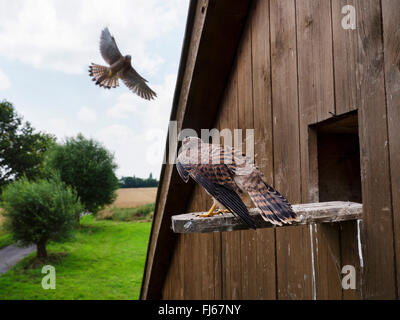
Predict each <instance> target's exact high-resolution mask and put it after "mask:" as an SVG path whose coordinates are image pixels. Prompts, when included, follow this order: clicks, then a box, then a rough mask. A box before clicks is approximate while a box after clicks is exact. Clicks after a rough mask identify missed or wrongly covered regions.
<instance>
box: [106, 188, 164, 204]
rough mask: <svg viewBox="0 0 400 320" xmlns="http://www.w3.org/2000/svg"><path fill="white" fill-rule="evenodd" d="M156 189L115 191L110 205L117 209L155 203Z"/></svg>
mask: <svg viewBox="0 0 400 320" xmlns="http://www.w3.org/2000/svg"><path fill="white" fill-rule="evenodd" d="M156 195H157V188H126V189H118V190H117V199H116V200H115V202H114V203H113V204H112V206H115V207H117V208H136V207H139V206H143V205H145V204H149V203H154V202H155V201H156Z"/></svg>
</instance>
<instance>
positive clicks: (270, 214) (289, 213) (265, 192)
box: [248, 179, 298, 226]
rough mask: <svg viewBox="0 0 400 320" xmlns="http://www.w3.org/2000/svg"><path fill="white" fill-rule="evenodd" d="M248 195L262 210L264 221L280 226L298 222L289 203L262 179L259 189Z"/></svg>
mask: <svg viewBox="0 0 400 320" xmlns="http://www.w3.org/2000/svg"><path fill="white" fill-rule="evenodd" d="M248 194H249V196H250V198H251V200H252V201H253V202H254V204H255V205H256V206H257V208H258V209H260V211H261V216H262V217H263V219H264V220H266V221H269V222H271V223H272V224H274V225H279V226H281V225H282V224H291V223H292V222H293V221H297V220H298V217H297V215H296V214H295V213H294V211H293V209H292V206H291V205H290V203H289V201H288V200H287V199H286V198H285V197H283V196H282V195H281V194H280V193H279V192H278V191H276V190H275V189H274V188H272V187H271V186H270V185H268V184H266V183H265V182H264V181H262V180H261V179H260V181H259V182H258V183H257V188H255V190H251V191H249V192H248Z"/></svg>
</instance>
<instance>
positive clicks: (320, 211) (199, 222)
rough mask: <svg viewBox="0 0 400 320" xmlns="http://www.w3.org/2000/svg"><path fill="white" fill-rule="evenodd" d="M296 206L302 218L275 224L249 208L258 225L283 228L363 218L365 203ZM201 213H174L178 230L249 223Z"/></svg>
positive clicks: (240, 226) (201, 230) (241, 227)
mask: <svg viewBox="0 0 400 320" xmlns="http://www.w3.org/2000/svg"><path fill="white" fill-rule="evenodd" d="M292 207H293V210H294V212H296V213H297V214H298V216H299V221H298V222H293V223H292V224H291V225H288V224H286V225H283V226H282V227H279V226H274V225H273V224H271V223H269V222H267V221H265V220H264V219H263V218H262V217H261V215H260V213H259V210H258V209H255V208H253V209H249V212H250V215H251V217H252V218H253V220H254V222H255V224H256V226H257V228H272V227H277V228H283V227H288V226H297V225H305V224H310V223H332V222H340V221H348V220H357V219H361V215H362V204H360V203H354V202H343V201H334V202H320V203H307V204H297V205H293V206H292ZM198 214H199V213H198V212H197V213H187V214H181V215H176V216H172V226H171V228H172V230H173V231H174V232H175V233H208V232H222V231H233V230H245V229H248V227H247V226H246V225H245V224H244V223H243V222H242V221H241V220H238V219H237V218H235V217H234V216H233V214H232V213H228V214H219V215H216V216H213V217H210V218H201V217H198V216H196V215H198Z"/></svg>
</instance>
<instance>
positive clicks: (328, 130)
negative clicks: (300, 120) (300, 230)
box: [309, 111, 362, 203]
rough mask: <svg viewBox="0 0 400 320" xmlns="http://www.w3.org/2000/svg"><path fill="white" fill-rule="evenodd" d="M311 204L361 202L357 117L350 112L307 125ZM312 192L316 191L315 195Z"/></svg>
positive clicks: (354, 113) (354, 112)
mask: <svg viewBox="0 0 400 320" xmlns="http://www.w3.org/2000/svg"><path fill="white" fill-rule="evenodd" d="M309 132H310V140H309V141H310V143H313V144H314V146H310V149H309V150H310V152H311V153H312V152H314V154H310V158H311V159H310V161H311V163H313V162H314V166H310V170H314V171H315V173H314V174H311V175H310V176H311V177H314V179H316V180H315V181H314V183H313V184H312V185H314V186H315V187H316V188H315V189H314V192H313V195H312V196H313V197H314V199H312V200H313V201H316V202H326V201H351V202H357V203H362V193H361V167H360V143H359V134H358V114H357V111H353V112H350V113H347V114H344V115H341V116H335V117H333V118H331V119H328V120H325V121H323V122H320V123H317V124H315V125H312V126H310V131H309ZM315 190H318V191H317V192H315Z"/></svg>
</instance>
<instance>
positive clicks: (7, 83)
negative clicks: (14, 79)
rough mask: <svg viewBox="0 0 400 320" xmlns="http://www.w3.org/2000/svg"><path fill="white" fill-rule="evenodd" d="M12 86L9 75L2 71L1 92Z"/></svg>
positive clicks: (0, 78) (0, 76) (0, 79)
mask: <svg viewBox="0 0 400 320" xmlns="http://www.w3.org/2000/svg"><path fill="white" fill-rule="evenodd" d="M10 86H11V83H10V80H9V79H8V77H7V75H6V74H5V73H4V72H3V71H2V70H1V69H0V90H6V89H8V88H9V87H10Z"/></svg>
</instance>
